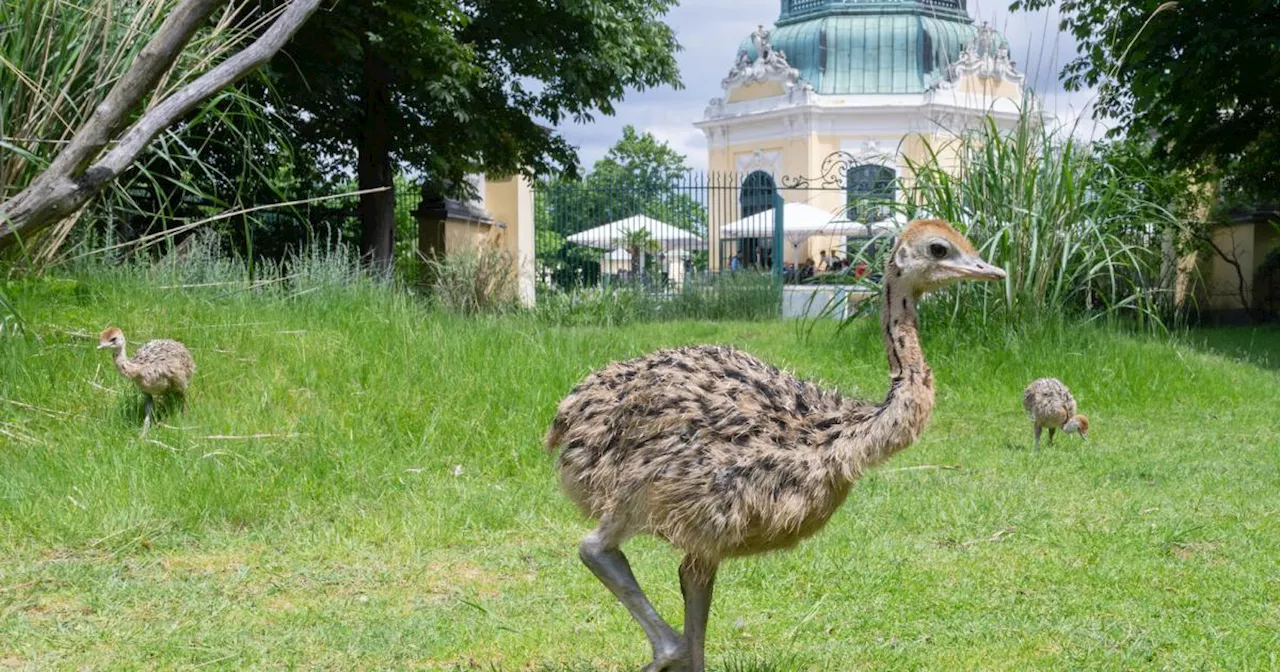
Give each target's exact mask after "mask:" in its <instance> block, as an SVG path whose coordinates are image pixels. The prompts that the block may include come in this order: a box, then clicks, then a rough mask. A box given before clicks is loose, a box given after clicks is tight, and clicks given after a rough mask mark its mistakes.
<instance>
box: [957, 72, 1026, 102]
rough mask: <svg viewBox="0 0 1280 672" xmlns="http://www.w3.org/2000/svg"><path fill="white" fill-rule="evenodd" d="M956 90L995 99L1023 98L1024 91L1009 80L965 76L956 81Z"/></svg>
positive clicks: (991, 99)
mask: <svg viewBox="0 0 1280 672" xmlns="http://www.w3.org/2000/svg"><path fill="white" fill-rule="evenodd" d="M956 91H959V92H961V93H966V94H971V95H974V96H980V97H981V98H983V99H986V100H990V101H995V100H999V99H1002V98H1003V99H1009V100H1019V101H1020V100H1022V91H1021V90H1020V89H1019V87H1018V85H1017V84H1014V83H1013V82H1010V81H1008V80H1004V79H1001V80H998V81H993V80H991V79H987V78H984V77H963V78H961V79H960V81H959V82H957V83H956Z"/></svg>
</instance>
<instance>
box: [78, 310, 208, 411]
mask: <svg viewBox="0 0 1280 672" xmlns="http://www.w3.org/2000/svg"><path fill="white" fill-rule="evenodd" d="M124 347H125V343H124V332H122V331H120V330H119V329H117V328H115V327H110V328H108V329H107V330H106V331H104V332H102V335H101V336H99V337H98V349H99V350H102V349H104V348H109V349H110V350H111V351H112V355H113V358H114V359H115V362H116V370H117V371H119V372H120V375H122V376H124V377H125V378H128V379H129V380H132V381H133V383H134V384H135V385H137V386H138V389H139V390H142V394H143V395H144V396H145V397H146V400H147V404H146V412H145V414H144V417H143V421H142V428H143V430H144V431H145V430H146V429H147V427H149V426H150V425H151V409H152V406H153V403H152V401H153V400H152V397H153V396H154V395H159V394H166V393H173V394H176V395H178V396H179V397H181V399H182V409H183V410H186V407H187V385H188V384H189V383H190V382H191V376H192V374H194V373H195V372H196V363H195V360H193V359H192V358H191V353H190V352H189V351H188V350H187V348H186V346H184V345H183V344H181V343H179V342H177V341H172V340H169V339H167V338H162V339H158V340H154V341H148V342H146V343H144V344H143V346H142V347H141V348H138V352H137V353H135V354H134V356H133V359H129V358H128V357H127V356H126V355H125V352H124Z"/></svg>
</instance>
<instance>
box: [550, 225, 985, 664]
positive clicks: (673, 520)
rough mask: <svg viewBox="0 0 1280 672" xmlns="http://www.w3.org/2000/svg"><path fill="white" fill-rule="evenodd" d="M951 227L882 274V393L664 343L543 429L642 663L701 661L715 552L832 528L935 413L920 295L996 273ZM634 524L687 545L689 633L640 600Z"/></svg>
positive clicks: (708, 349)
mask: <svg viewBox="0 0 1280 672" xmlns="http://www.w3.org/2000/svg"><path fill="white" fill-rule="evenodd" d="M1003 276H1004V273H1003V271H1000V270H999V269H995V268H993V267H991V266H989V265H987V264H985V263H984V262H982V260H981V259H980V258H979V257H978V255H977V253H976V252H975V251H974V249H973V247H972V245H970V244H969V242H968V241H967V240H965V239H964V237H963V236H961V235H960V234H959V233H957V232H956V231H955V230H954V229H952V228H951V227H950V226H949V225H947V224H946V223H945V222H940V221H936V220H930V221H917V222H913V223H912V224H911V225H909V226H908V227H907V228H906V229H905V230H904V231H903V232H902V234H901V235H900V236H899V238H898V242H897V244H896V246H895V248H894V252H893V254H891V255H890V258H889V262H888V265H887V267H886V270H885V287H884V301H885V303H884V310H883V311H882V316H881V319H882V326H883V329H884V342H885V349H886V354H887V356H888V360H889V374H890V385H889V392H888V394H887V396H886V398H885V400H884V401H883V402H882V403H879V404H874V403H871V402H867V401H859V400H854V399H846V398H843V397H842V396H841V395H840V394H838V393H837V392H835V391H834V390H826V389H823V388H820V387H819V386H818V385H817V384H816V383H813V382H810V381H805V380H801V379H799V378H797V377H795V376H793V375H791V374H789V373H786V372H783V371H780V370H778V369H777V368H775V367H773V366H771V365H769V364H766V363H765V362H762V361H760V360H759V359H757V358H755V357H753V356H751V355H749V354H747V353H744V352H741V351H738V350H736V349H733V348H729V347H720V346H693V347H684V348H674V349H667V350H660V351H658V352H654V353H651V354H649V355H645V356H643V357H638V358H635V359H631V360H627V361H623V362H615V363H613V364H609V365H607V366H605V367H603V368H601V369H599V370H598V371H596V372H594V373H592V374H590V375H588V376H587V377H586V378H585V379H584V380H583V381H582V382H581V383H580V384H579V385H578V386H577V387H575V388H574V389H573V390H572V391H571V392H570V393H569V395H568V396H566V397H565V398H564V399H563V400H562V401H561V402H560V404H559V407H558V408H557V410H556V416H555V419H554V420H553V422H552V425H551V428H550V430H549V431H548V433H547V436H546V444H547V447H548V448H549V449H551V450H556V449H558V450H559V455H558V457H557V462H556V467H557V469H558V471H559V474H560V481H561V485H562V487H563V489H564V491H565V493H566V494H567V495H568V496H569V498H570V499H571V500H573V502H574V503H576V504H577V506H578V507H579V508H580V509H581V510H582V511H583V513H585V514H586V515H587V516H589V517H591V518H594V519H597V520H599V521H600V524H599V526H598V527H597V528H596V530H595V531H593V532H592V533H591V534H590V535H588V537H587V539H585V540H583V542H582V544H581V545H580V554H581V555H582V558H583V560H584V562H586V564H587V565H588V567H590V568H591V569H592V571H593V572H595V573H596V575H597V576H598V577H599V578H600V579H601V581H603V582H604V583H605V584H606V585H607V586H609V587H610V589H611V590H613V591H614V593H615V595H617V596H618V597H619V599H621V600H622V601H623V603H624V604H625V605H626V606H627V608H628V609H629V610H630V611H631V612H632V614H633V616H635V617H636V619H637V620H638V621H639V622H640V624H641V626H642V627H643V628H644V629H645V632H646V634H647V635H648V636H649V639H650V643H651V644H652V645H653V648H654V662H653V663H652V664H651V665H650V668H649V669H654V670H660V669H693V670H698V671H700V670H701V669H702V665H703V662H702V637H703V635H704V633H705V622H706V610H707V609H709V605H710V593H711V586H712V584H713V582H714V577H715V572H716V567H717V566H718V564H719V562H720V560H721V559H723V558H727V557H733V556H741V555H748V554H753V553H760V552H763V551H769V550H774V549H780V548H786V547H789V546H792V545H794V544H795V543H797V542H798V541H800V540H802V539H804V538H805V537H808V536H810V535H812V534H814V533H815V532H817V531H818V530H819V529H821V528H822V526H823V525H825V524H826V522H827V520H828V519H829V518H830V517H831V515H832V514H833V513H834V512H835V510H836V509H837V508H838V507H839V506H840V505H841V503H842V502H843V501H844V500H845V497H846V496H847V495H848V493H849V489H850V487H851V485H852V484H853V482H854V481H855V480H856V479H857V478H858V477H860V476H861V475H862V474H863V473H864V472H865V471H866V470H867V469H868V468H869V467H871V466H872V465H874V464H876V463H878V462H881V461H883V460H885V459H887V458H888V457H889V456H891V455H893V454H894V453H895V452H897V451H899V450H902V449H903V448H905V447H907V446H908V445H910V444H911V443H912V442H913V441H915V439H916V438H917V437H918V436H919V435H920V433H921V431H923V429H924V426H925V423H926V422H927V420H928V418H929V414H930V412H931V410H932V408H933V402H934V394H933V373H932V371H931V370H930V369H929V366H928V365H927V364H926V363H925V360H924V355H923V353H922V352H921V350H920V345H919V339H918V334H917V329H916V300H917V299H918V297H919V296H920V295H921V294H922V293H924V292H926V291H930V290H932V289H935V288H937V287H940V286H942V285H944V284H947V283H949V282H954V281H956V280H959V279H962V278H972V279H997V278H1000V277H1003ZM638 533H648V534H652V535H655V536H657V537H660V538H663V539H666V540H667V541H669V542H671V543H672V544H674V545H675V546H677V547H679V548H681V549H683V550H684V551H685V553H686V557H685V561H684V562H683V563H682V565H681V572H680V576H681V588H682V592H683V593H684V594H685V598H686V616H685V618H686V625H685V633H684V636H683V637H682V636H680V635H676V634H675V632H674V630H672V629H671V628H670V626H668V625H667V624H666V623H665V622H664V621H662V620H661V619H660V618H659V617H658V616H657V614H656V612H654V611H653V609H652V606H651V605H649V603H648V601H647V599H646V598H644V595H643V592H642V591H640V589H639V586H638V585H635V581H634V577H633V576H631V573H630V569H629V567H628V566H627V564H626V559H625V556H623V555H622V553H621V551H620V550H618V546H619V545H620V544H622V543H623V542H624V541H625V540H626V539H627V538H629V537H630V536H632V535H634V534H638Z"/></svg>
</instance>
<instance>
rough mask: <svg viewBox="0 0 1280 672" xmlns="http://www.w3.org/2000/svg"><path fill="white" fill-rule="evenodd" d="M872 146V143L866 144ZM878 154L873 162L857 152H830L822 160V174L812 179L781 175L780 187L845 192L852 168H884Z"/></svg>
mask: <svg viewBox="0 0 1280 672" xmlns="http://www.w3.org/2000/svg"><path fill="white" fill-rule="evenodd" d="M868 144H869V145H874V142H872V143H868ZM880 156H881V155H880V154H879V153H877V154H876V155H875V158H874V159H873V160H870V161H868V160H865V159H867V158H869V155H867V154H864V153H863V152H859V153H858V154H853V153H851V152H846V151H844V150H840V151H838V152H832V153H831V154H830V155H828V156H827V158H825V159H823V160H822V172H820V173H819V174H818V175H816V176H813V177H808V176H792V175H783V176H782V180H781V187H782V188H783V189H838V190H840V191H845V190H846V189H847V188H848V186H849V171H850V170H851V169H853V168H857V167H859V166H865V165H874V166H884V165H885V164H884V163H883V161H881V160H880Z"/></svg>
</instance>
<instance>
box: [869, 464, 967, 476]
mask: <svg viewBox="0 0 1280 672" xmlns="http://www.w3.org/2000/svg"><path fill="white" fill-rule="evenodd" d="M931 470H946V471H960V465H958V464H919V465H916V466H914V467H898V468H896V469H885V470H883V471H881V472H880V473H882V474H891V473H893V472H895V471H931Z"/></svg>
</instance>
